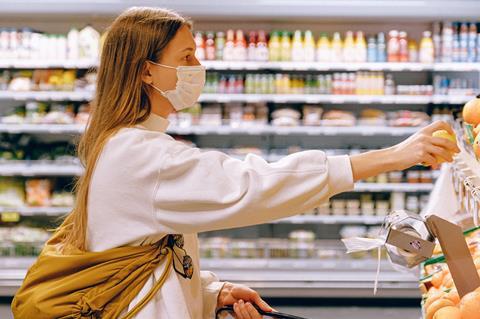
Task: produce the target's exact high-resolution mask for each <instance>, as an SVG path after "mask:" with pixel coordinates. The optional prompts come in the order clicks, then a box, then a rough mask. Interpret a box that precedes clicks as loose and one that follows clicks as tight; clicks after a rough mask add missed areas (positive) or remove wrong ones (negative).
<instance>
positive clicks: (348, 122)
mask: <svg viewBox="0 0 480 319" xmlns="http://www.w3.org/2000/svg"><path fill="white" fill-rule="evenodd" d="M355 123H356V118H355V116H354V115H353V113H351V112H348V111H341V110H331V111H327V112H325V113H324V115H323V120H322V125H325V126H354V125H355Z"/></svg>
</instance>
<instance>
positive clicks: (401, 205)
mask: <svg viewBox="0 0 480 319" xmlns="http://www.w3.org/2000/svg"><path fill="white" fill-rule="evenodd" d="M390 207H391V208H392V210H404V209H405V193H403V192H393V193H391V194H390Z"/></svg>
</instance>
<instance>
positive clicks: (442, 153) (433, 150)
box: [427, 145, 453, 162]
mask: <svg viewBox="0 0 480 319" xmlns="http://www.w3.org/2000/svg"><path fill="white" fill-rule="evenodd" d="M427 152H428V153H430V154H431V155H433V156H435V157H440V158H442V159H443V160H445V161H447V162H451V161H453V158H452V153H450V152H449V151H447V150H446V149H444V148H442V147H438V146H435V145H429V146H427Z"/></svg>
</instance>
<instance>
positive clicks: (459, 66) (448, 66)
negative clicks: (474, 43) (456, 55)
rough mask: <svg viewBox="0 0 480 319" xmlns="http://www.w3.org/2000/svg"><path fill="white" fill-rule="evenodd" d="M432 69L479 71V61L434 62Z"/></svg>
mask: <svg viewBox="0 0 480 319" xmlns="http://www.w3.org/2000/svg"><path fill="white" fill-rule="evenodd" d="M433 70H434V71H455V72H461V71H480V63H458V62H456V63H455V62H453V63H435V64H433Z"/></svg>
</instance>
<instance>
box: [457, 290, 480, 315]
mask: <svg viewBox="0 0 480 319" xmlns="http://www.w3.org/2000/svg"><path fill="white" fill-rule="evenodd" d="M460 312H461V313H462V319H480V292H476V291H473V292H471V293H468V294H466V295H465V296H463V298H462V300H461V301H460Z"/></svg>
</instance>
